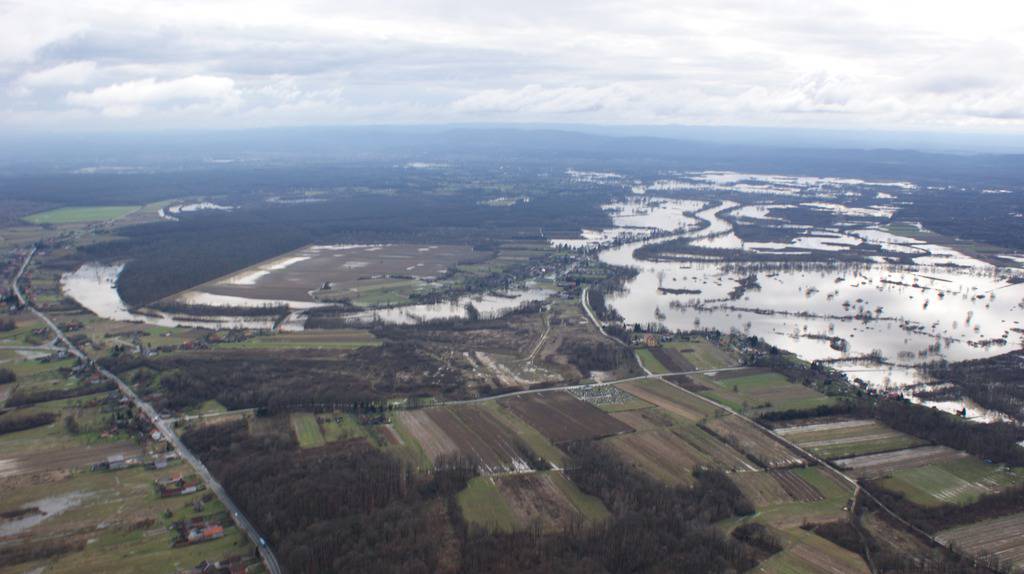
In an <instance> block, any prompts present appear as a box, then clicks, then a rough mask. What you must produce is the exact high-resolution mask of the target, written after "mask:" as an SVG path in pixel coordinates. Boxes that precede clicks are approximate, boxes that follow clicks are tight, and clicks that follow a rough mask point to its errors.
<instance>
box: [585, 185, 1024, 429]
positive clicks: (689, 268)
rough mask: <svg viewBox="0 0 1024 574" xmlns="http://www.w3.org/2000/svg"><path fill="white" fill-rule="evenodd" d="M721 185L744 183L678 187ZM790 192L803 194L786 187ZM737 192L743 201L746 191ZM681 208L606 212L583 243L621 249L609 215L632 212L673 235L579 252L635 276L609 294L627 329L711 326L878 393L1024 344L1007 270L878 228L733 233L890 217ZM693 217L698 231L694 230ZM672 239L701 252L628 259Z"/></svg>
mask: <svg viewBox="0 0 1024 574" xmlns="http://www.w3.org/2000/svg"><path fill="white" fill-rule="evenodd" d="M758 177H761V176H758ZM722 178H725V179H722ZM719 179H722V181H718V180H719ZM729 181H732V182H735V181H745V180H744V179H743V178H738V177H737V176H729V177H726V176H725V175H722V177H721V178H717V179H713V180H711V179H709V180H707V181H701V182H697V181H690V182H689V183H690V184H692V185H710V184H712V183H713V184H714V185H725V184H724V183H723V182H729ZM759 181H761V183H762V184H764V185H769V184H770V185H773V186H775V188H773V189H774V192H775V193H777V194H779V195H803V194H809V195H810V196H813V197H816V198H818V197H821V195H822V193H824V194H825V195H827V196H831V195H842V189H843V186H842V183H843V182H842V181H840V180H827V181H824V180H815V181H813V182H801V181H798V180H792V179H787V180H784V181H783V180H780V181H775V180H771V179H770V178H768V179H767V180H766V179H764V178H761V180H759ZM811 184H813V185H811ZM800 185H803V186H804V187H803V188H800V189H802V190H803V191H800V190H798V189H797V188H799V187H800ZM879 185H887V186H897V187H898V186H900V185H901V184H899V183H891V184H879ZM808 186H809V187H810V189H809V190H808ZM680 187H681V188H687V186H673V185H668V184H667V183H664V182H662V183H660V184H655V185H652V186H648V187H647V190H648V191H649V192H653V191H656V190H658V189H677V188H680ZM758 189H760V188H758ZM746 191H747V192H750V193H753V190H752V189H751V190H746ZM858 193H860V192H858ZM883 199H884V198H883ZM685 203H687V202H681V201H680V200H675V199H663V198H659V197H656V196H653V195H650V194H649V195H645V196H642V197H639V198H638V197H631V198H629V199H628V200H626V201H623V202H622V203H621V204H616V205H613V206H609V207H608V208H607V209H609V210H610V211H612V212H613V213H615V214H616V215H617V217H616V219H615V223H616V228H615V229H612V230H603V231H601V232H599V233H597V234H594V237H598V236H600V237H603V238H607V237H621V236H622V234H623V233H625V231H624V230H629V229H632V228H630V227H625V226H622V225H623V224H622V223H620V222H622V221H623V218H622V217H618V214H622V213H629V214H631V217H632V218H634V219H635V218H636V217H637V211H643V213H642V219H641V220H642V221H643V222H644V227H645V228H646V229H649V230H679V231H678V232H677V233H675V234H671V235H665V234H661V235H659V236H657V237H653V238H640V239H635V240H631V241H625V242H624V241H615V242H600V241H598V242H591V243H590V244H589V245H588V246H589V247H596V248H602V250H601V252H600V254H599V258H600V260H601V261H602V262H604V263H608V264H611V265H616V266H626V267H632V268H634V269H636V270H637V271H638V274H637V276H636V277H635V278H633V279H631V280H629V281H627V282H626V285H625V288H624V289H623V290H622V291H621V292H619V293H612V294H608V296H607V304H608V305H609V307H611V308H613V309H614V310H615V311H617V312H618V313H619V314H620V315H622V317H623V318H624V320H625V322H626V323H629V324H633V323H639V324H641V325H653V324H658V325H662V326H664V327H667V328H669V329H673V330H675V329H681V330H688V329H694V328H716V329H719V330H721V331H723V332H729V331H734V330H735V331H739V332H743V333H748V334H751V335H756V336H759V337H762V338H763V339H765V340H766V341H768V342H769V343H771V344H773V345H776V346H778V347H781V348H783V349H787V350H789V351H792V352H794V353H796V354H797V355H799V356H800V357H801V358H804V359H806V360H825V361H830V362H834V366H836V367H837V368H839V369H840V370H843V371H844V372H846V373H848V375H849V376H850V378H851V379H858V378H859V379H861V380H863V381H865V382H866V383H867V384H869V385H872V386H875V387H878V388H895V387H904V386H907V385H912V384H915V383H918V382H920V381H919V378H918V373H917V370H916V369H915V368H914V365H917V364H920V363H924V362H927V361H933V360H938V359H947V360H950V361H958V360H965V359H973V358H981V357H987V356H991V355H995V354H998V353H1001V352H1005V351H1007V350H1010V349H1013V348H1017V347H1019V346H1020V344H1021V343H1022V342H1024V337H1022V333H1024V331H1022V329H1021V327H1022V325H1021V323H1020V319H1019V317H1020V316H1021V311H1022V310H1024V307H1022V305H1024V283H1019V282H1018V281H1019V279H1018V278H1017V277H1018V271H1017V270H1015V269H1012V268H1004V267H997V266H993V265H991V264H989V263H986V262H983V261H980V260H977V259H974V258H972V257H969V256H968V255H965V254H963V253H960V252H958V251H956V250H954V249H952V248H949V247H945V246H940V245H932V244H928V243H926V242H924V241H920V240H917V239H912V238H909V237H903V236H899V235H895V234H894V233H892V232H890V231H889V230H887V229H886V228H885V226H884V222H881V221H871V220H865V221H864V222H863V223H858V222H857V221H854V223H852V224H851V223H849V222H844V226H843V227H841V228H840V227H838V226H833V227H827V228H816V227H814V226H809V225H804V226H793V227H801V228H802V230H801V231H800V232H799V236H798V237H797V238H796V239H795V240H793V241H792V242H787V243H770V242H744V241H742V240H741V239H740V237H739V236H737V233H736V230H737V229H736V225H737V224H740V225H742V224H743V222H744V220H746V221H750V220H759V221H761V222H769V223H770V224H771V225H779V224H778V223H777V222H778V221H783V220H782V217H781V214H789V213H795V212H798V211H800V210H813V211H818V210H824V211H827V212H829V213H833V214H841V215H847V216H850V217H854V218H856V217H861V216H864V217H880V216H882V217H884V216H886V214H887V213H889V212H888V211H887V208H883V207H879V208H878V209H877V210H873V211H872V210H867V211H869V212H870V213H860V212H856V211H853V212H850V213H846V212H845V211H849V210H846V209H845V207H844V206H843V205H839V204H831V203H828V204H823V203H822V202H804V203H801V204H786V205H777V204H754V203H751V204H741V203H739V202H736V201H724V202H719V203H717V204H715V205H711V206H710V207H704V208H703V209H700V207H703V206H702V205H701V204H700V202H689V203H690V204H691V205H687V206H686V207H687V208H688V209H685V208H684V209H682V210H680V209H678V208H676V207H675V206H679V205H682V204H685ZM694 203H696V204H697V205H692V204H694ZM694 218H696V219H697V220H702V221H703V223H701V224H700V225H698V226H696V228H695V229H694V227H695V226H694V223H693V220H694ZM780 226H785V225H784V224H783V225H780ZM679 238H683V239H686V240H687V241H688V244H689V245H694V246H698V247H699V248H701V251H700V254H699V255H694V254H690V253H681V254H679V255H676V254H675V253H672V252H669V253H667V254H665V255H664V256H658V257H654V258H652V259H642V258H640V257H638V255H637V250H638V249H640V248H642V247H644V246H648V245H652V244H659V243H663V242H667V241H672V240H676V239H679ZM586 239H587V238H586V237H584V238H581V240H586ZM861 246H868V248H869V249H872V250H874V251H875V252H877V253H879V254H880V255H878V256H872V257H870V258H866V260H864V261H858V262H848V261H847V262H843V261H840V260H835V261H830V256H831V254H833V253H843V252H846V251H847V250H851V249H857V248H862V247H861ZM716 252H720V253H721V255H717V254H716ZM810 252H817V253H818V254H822V255H821V257H819V258H818V259H817V260H815V261H814V262H800V263H786V262H785V261H779V262H777V263H765V262H763V261H760V262H754V261H745V260H744V259H745V258H744V256H743V255H742V253H750V254H757V253H775V254H779V253H784V254H786V255H792V254H798V253H810ZM904 256H906V257H904ZM752 259H753V258H752ZM896 261H900V262H901V263H896ZM907 261H912V262H913V263H912V264H906V262H907ZM941 406H942V407H944V408H950V409H953V408H956V409H959V408H962V407H964V406H966V407H967V408H968V411H969V413H973V414H979V413H980V409H977V408H976V407H974V406H973V405H970V404H967V405H964V404H963V403H957V404H956V405H952V404H943V405H941Z"/></svg>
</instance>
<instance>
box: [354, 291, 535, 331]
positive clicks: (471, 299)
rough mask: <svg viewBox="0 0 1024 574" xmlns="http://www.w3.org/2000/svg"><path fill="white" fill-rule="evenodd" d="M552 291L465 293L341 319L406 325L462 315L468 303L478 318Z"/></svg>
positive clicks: (502, 310)
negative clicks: (496, 293) (438, 300)
mask: <svg viewBox="0 0 1024 574" xmlns="http://www.w3.org/2000/svg"><path fill="white" fill-rule="evenodd" d="M553 294H554V291H551V290H548V289H538V288H527V289H523V290H518V291H509V292H506V293H503V294H502V295H468V296H465V297H461V298H459V299H457V300H455V301H448V302H442V303H433V304H428V305H407V306H405V307H394V308H392V309H375V310H369V311H362V312H359V313H352V314H350V315H347V316H346V317H345V318H346V319H348V320H350V321H352V322H353V323H368V322H373V321H383V322H385V323H393V324H397V325H409V324H414V323H421V322H424V321H435V320H439V319H456V318H465V317H466V316H467V311H466V305H468V304H472V305H473V306H474V307H476V309H477V311H479V312H480V316H481V317H484V318H494V317H500V316H502V315H504V314H506V313H509V312H511V311H514V310H515V309H518V308H519V307H521V306H523V305H525V304H527V303H530V302H533V301H543V300H544V299H547V298H548V297H550V296H551V295H553Z"/></svg>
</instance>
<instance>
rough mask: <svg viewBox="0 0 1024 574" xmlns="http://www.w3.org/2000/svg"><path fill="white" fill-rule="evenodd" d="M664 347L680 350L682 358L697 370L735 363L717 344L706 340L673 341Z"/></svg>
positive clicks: (729, 365)
mask: <svg viewBox="0 0 1024 574" xmlns="http://www.w3.org/2000/svg"><path fill="white" fill-rule="evenodd" d="M664 346H665V347H668V348H669V349H676V350H678V351H681V352H682V355H683V358H684V359H686V360H687V361H689V363H690V364H691V365H693V368H695V369H698V370H707V369H721V368H723V367H732V366H735V365H736V360H735V359H734V358H733V357H731V356H729V353H727V352H725V351H723V350H722V349H721V348H719V347H718V346H717V345H713V344H711V343H708V342H706V341H673V342H671V343H665V345H664Z"/></svg>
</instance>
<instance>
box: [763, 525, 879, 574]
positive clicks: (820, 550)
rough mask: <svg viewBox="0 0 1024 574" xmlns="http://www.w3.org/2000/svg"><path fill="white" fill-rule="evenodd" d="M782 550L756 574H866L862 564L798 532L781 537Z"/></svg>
mask: <svg viewBox="0 0 1024 574" xmlns="http://www.w3.org/2000/svg"><path fill="white" fill-rule="evenodd" d="M782 538H783V546H784V547H785V550H783V551H782V552H780V553H778V554H776V555H775V556H772V557H771V558H770V559H768V560H767V561H766V562H764V563H763V564H761V565H759V566H758V569H757V571H758V572H767V573H771V574H817V573H818V572H846V573H851V574H853V573H859V572H863V573H864V574H868V573H869V572H870V570H869V569H868V567H867V564H865V563H864V560H863V559H862V558H861V557H860V556H858V555H856V554H854V553H853V552H850V551H849V550H846V549H845V548H842V547H840V546H837V545H835V544H833V543H831V542H829V541H828V540H825V539H824V538H822V537H820V536H818V535H816V534H814V533H812V532H807V531H805V530H801V529H798V528H797V529H790V530H787V531H786V532H784V533H783V536H782Z"/></svg>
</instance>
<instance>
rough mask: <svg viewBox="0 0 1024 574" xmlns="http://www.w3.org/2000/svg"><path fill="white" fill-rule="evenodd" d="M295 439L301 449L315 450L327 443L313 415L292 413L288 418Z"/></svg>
mask: <svg viewBox="0 0 1024 574" xmlns="http://www.w3.org/2000/svg"><path fill="white" fill-rule="evenodd" d="M289 418H290V421H291V425H292V431H293V432H294V433H295V439H296V440H298V441H299V446H300V447H302V448H316V447H318V446H324V445H325V444H327V441H325V440H324V435H323V433H322V432H321V431H320V423H319V422H318V421H317V420H316V415H314V414H313V413H292V414H291V416H290V417H289Z"/></svg>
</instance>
